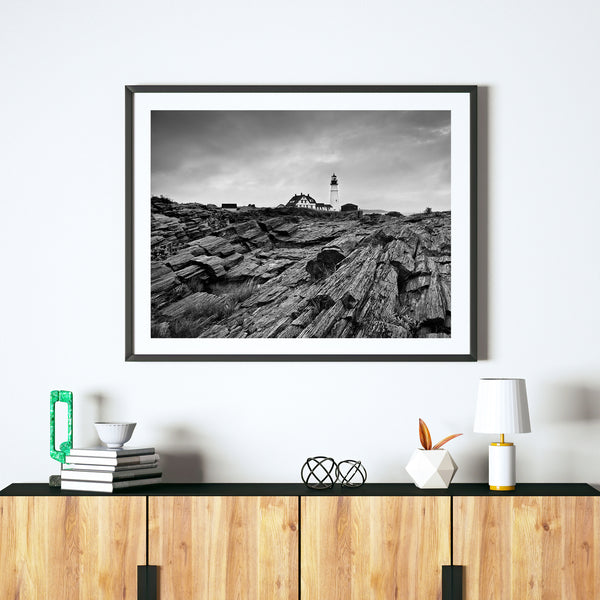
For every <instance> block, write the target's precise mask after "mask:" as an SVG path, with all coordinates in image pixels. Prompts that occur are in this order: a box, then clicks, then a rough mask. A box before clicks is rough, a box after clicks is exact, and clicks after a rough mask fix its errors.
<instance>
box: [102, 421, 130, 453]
mask: <svg viewBox="0 0 600 600" xmlns="http://www.w3.org/2000/svg"><path fill="white" fill-rule="evenodd" d="M136 425H137V423H107V422H104V423H94V426H95V427H96V431H97V432H98V436H99V437H100V439H101V440H102V442H104V443H105V444H106V445H107V447H108V448H121V447H122V446H123V444H126V443H127V442H128V441H129V440H130V439H131V436H132V435H133V430H134V429H135V426H136Z"/></svg>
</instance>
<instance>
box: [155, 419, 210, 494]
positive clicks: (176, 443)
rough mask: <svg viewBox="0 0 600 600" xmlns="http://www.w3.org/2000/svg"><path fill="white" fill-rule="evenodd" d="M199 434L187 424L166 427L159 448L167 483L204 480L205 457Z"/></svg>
mask: <svg viewBox="0 0 600 600" xmlns="http://www.w3.org/2000/svg"><path fill="white" fill-rule="evenodd" d="M198 439H199V435H198V434H197V433H196V432H194V431H193V430H192V429H191V428H189V427H186V426H185V425H174V426H171V427H168V428H166V429H164V437H163V438H162V441H161V447H164V448H166V449H165V450H162V449H159V451H158V452H159V454H160V464H161V466H162V471H163V481H164V482H165V483H201V482H202V481H203V480H204V458H203V456H202V453H201V452H200V450H195V449H193V448H194V447H195V446H196V447H197V446H198Z"/></svg>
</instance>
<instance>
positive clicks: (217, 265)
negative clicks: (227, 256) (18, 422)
mask: <svg viewBox="0 0 600 600" xmlns="http://www.w3.org/2000/svg"><path fill="white" fill-rule="evenodd" d="M193 262H194V265H197V266H198V267H199V268H201V269H203V270H204V271H206V272H207V273H208V275H209V276H210V277H211V278H212V279H219V277H223V275H225V272H226V271H225V261H224V260H223V259H222V258H219V257H218V256H197V257H195V258H194V261H193Z"/></svg>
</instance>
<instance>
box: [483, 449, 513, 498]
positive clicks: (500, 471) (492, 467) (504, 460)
mask: <svg viewBox="0 0 600 600" xmlns="http://www.w3.org/2000/svg"><path fill="white" fill-rule="evenodd" d="M489 482H490V490H495V491H501V492H506V491H510V490H514V489H515V485H516V483H517V480H516V475H515V445H514V444H511V443H507V442H493V443H492V444H490V453H489Z"/></svg>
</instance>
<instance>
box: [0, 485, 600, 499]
mask: <svg viewBox="0 0 600 600" xmlns="http://www.w3.org/2000/svg"><path fill="white" fill-rule="evenodd" d="M99 495H100V496H107V495H108V496H600V491H599V490H598V489H596V488H594V487H592V486H591V485H588V484H587V483H518V484H517V487H516V489H515V491H513V492H491V491H490V489H489V487H488V485H487V484H486V483H453V484H451V485H450V487H449V488H448V489H435V490H421V489H419V488H417V487H416V486H414V485H413V484H412V483H366V484H365V485H363V486H361V487H358V488H346V487H341V486H340V485H339V484H336V485H335V486H334V487H333V488H330V489H327V490H312V489H309V488H307V487H306V486H305V485H304V484H302V483H163V484H158V485H151V486H145V487H139V488H135V489H130V490H127V489H125V490H117V491H115V492H113V493H112V494H99V493H93V492H73V491H65V492H63V491H61V490H60V489H59V488H51V487H50V486H49V485H48V484H45V483H13V484H12V485H9V486H8V487H6V488H4V489H3V490H2V491H0V496H99Z"/></svg>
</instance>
